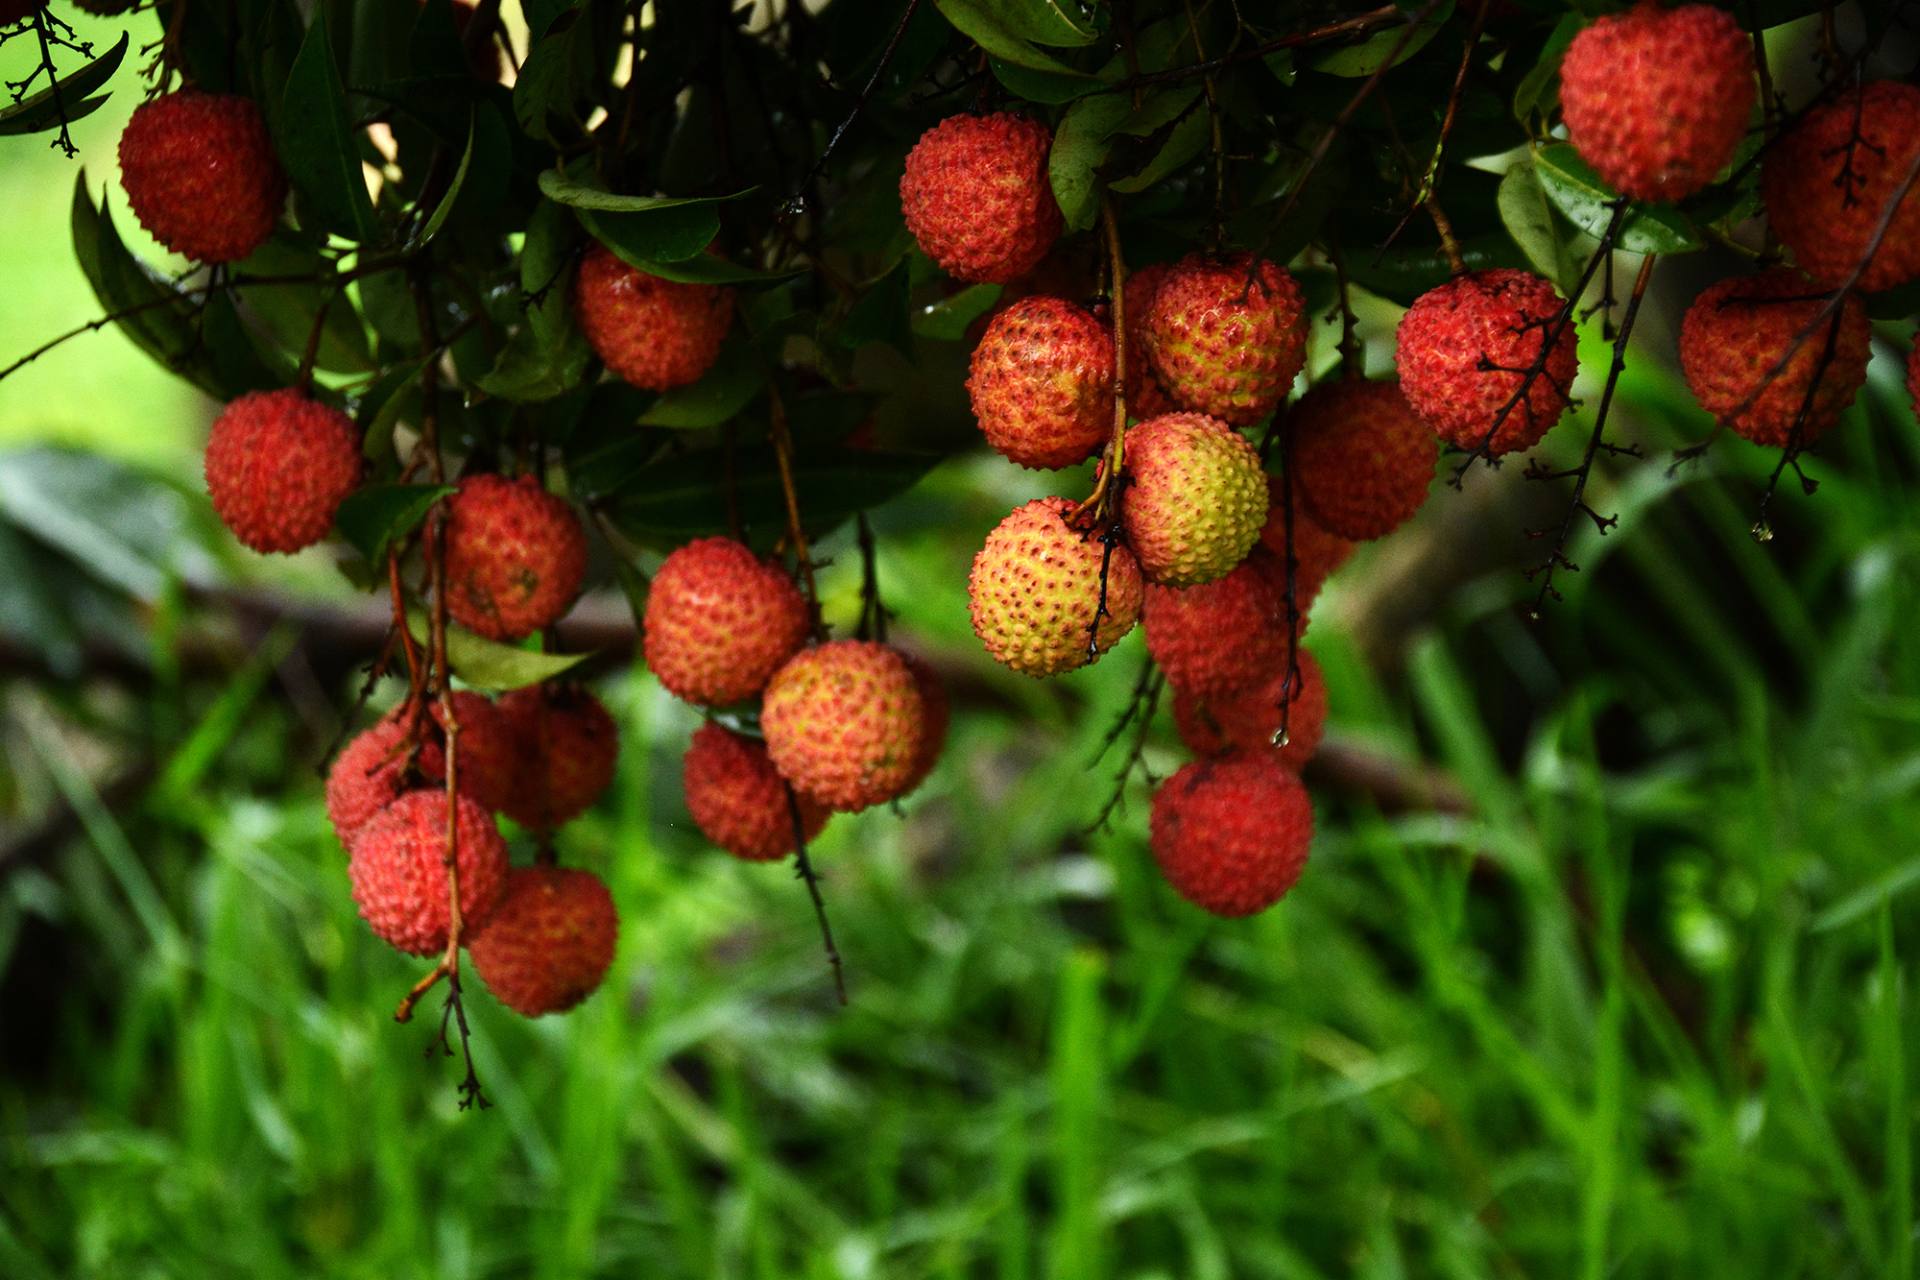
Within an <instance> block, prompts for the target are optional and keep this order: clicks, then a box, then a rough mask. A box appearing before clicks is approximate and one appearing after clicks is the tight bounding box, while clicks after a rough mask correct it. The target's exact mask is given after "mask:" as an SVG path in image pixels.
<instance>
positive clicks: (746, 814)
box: [680, 721, 831, 862]
mask: <svg viewBox="0 0 1920 1280" xmlns="http://www.w3.org/2000/svg"><path fill="white" fill-rule="evenodd" d="M680 776H681V785H682V786H683V787H684V788H685V790H686V796H687V813H688V814H689V815H691V816H692V818H693V822H694V825H695V826H697V827H699V828H700V833H701V834H702V835H704V836H706V838H707V839H709V840H711V841H713V843H715V844H716V845H719V846H720V847H721V848H722V849H725V850H726V851H727V852H728V853H730V854H732V855H733V856H734V857H736V858H743V859H745V860H746V861H748V862H772V861H774V860H775V859H777V858H784V857H786V856H787V855H788V854H790V853H792V852H793V851H794V847H795V845H794V838H793V812H792V809H791V808H789V806H788V804H787V781H786V779H785V778H782V777H781V776H780V772H779V770H777V769H775V768H774V767H773V761H772V760H771V759H770V758H768V756H767V747H766V744H765V743H763V742H760V741H758V740H757V739H754V738H748V737H744V736H742V735H740V734H737V733H734V732H732V731H731V730H728V729H724V728H722V727H721V726H719V725H717V724H714V723H712V722H711V721H709V722H708V723H706V724H703V725H701V726H700V727H699V728H698V729H697V730H695V731H694V735H693V742H692V743H691V744H690V745H689V746H688V747H687V755H686V759H685V761H683V763H682V766H681V774H680ZM794 802H795V804H797V805H798V807H799V810H800V823H801V829H802V831H803V832H805V834H806V838H807V839H808V840H812V839H813V838H814V837H815V836H817V835H819V834H820V831H821V829H822V828H823V827H825V826H826V825H827V818H828V817H829V816H831V812H830V810H828V809H827V807H826V806H825V805H823V804H821V803H820V802H819V801H817V800H815V799H814V798H813V797H812V796H810V795H808V794H806V793H805V792H803V791H797V790H796V791H795V793H794Z"/></svg>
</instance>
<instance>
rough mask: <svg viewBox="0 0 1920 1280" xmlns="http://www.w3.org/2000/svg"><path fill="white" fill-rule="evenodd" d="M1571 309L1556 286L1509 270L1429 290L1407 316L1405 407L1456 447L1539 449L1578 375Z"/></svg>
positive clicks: (1399, 360)
mask: <svg viewBox="0 0 1920 1280" xmlns="http://www.w3.org/2000/svg"><path fill="white" fill-rule="evenodd" d="M1564 309H1565V304H1564V303H1563V302H1562V300H1561V298H1560V295H1559V294H1558V293H1557V292H1555V291H1554V287H1553V285H1552V284H1551V283H1550V282H1549V281H1547V280H1546V279H1544V278H1543V277H1541V276H1537V275H1534V274H1533V273H1532V272H1529V271H1518V270H1514V269H1512V268H1509V267H1499V268H1495V269H1493V270H1490V271H1476V272H1473V273H1472V274H1470V275H1464V276H1457V277H1455V278H1454V279H1452V280H1449V281H1448V282H1447V283H1445V284H1443V285H1441V286H1439V287H1438V288H1435V289H1429V290H1428V291H1427V292H1426V293H1423V294H1421V295H1420V296H1419V297H1418V298H1416V299H1414V303H1413V306H1411V307H1410V308H1408V309H1407V313H1406V314H1405V315H1404V316H1402V317H1401V318H1400V331H1399V339H1398V350H1397V352H1396V354H1395V357H1394V360H1395V364H1396V365H1397V366H1398V368H1399V371H1400V390H1401V391H1402V392H1403V393H1404V394H1405V395H1406V397H1407V403H1409V404H1411V405H1412V406H1413V408H1414V412H1416V413H1418V414H1419V415H1420V416H1421V417H1422V418H1424V419H1426V422H1427V425H1428V426H1430V427H1432V428H1433V429H1434V430H1435V431H1437V432H1439V433H1440V438H1441V439H1443V440H1445V441H1446V442H1447V443H1448V444H1451V445H1453V446H1454V447H1455V448H1458V449H1468V450H1473V449H1479V448H1480V447H1481V446H1482V443H1483V442H1484V444H1485V447H1486V451H1487V452H1488V453H1489V454H1492V455H1496V456H1497V455H1499V454H1503V453H1512V452H1513V451H1514V450H1516V449H1530V448H1532V447H1533V446H1534V445H1535V444H1538V443H1539V441H1540V437H1542V436H1544V435H1545V434H1546V433H1547V432H1548V431H1549V430H1550V429H1551V428H1552V427H1553V424H1554V423H1556V422H1558V421H1559V420H1560V416H1561V415H1562V414H1563V413H1565V412H1566V410H1567V405H1568V403H1569V397H1570V396H1571V395H1572V391H1573V378H1574V374H1575V373H1577V372H1578V370H1579V356H1578V353H1577V351H1576V349H1575V339H1574V329H1573V324H1572V323H1571V321H1570V320H1569V321H1568V322H1566V323H1557V322H1558V321H1559V320H1560V319H1561V313H1562V312H1563V311H1564ZM1549 334H1551V337H1552V344H1551V346H1549V345H1548V337H1549Z"/></svg>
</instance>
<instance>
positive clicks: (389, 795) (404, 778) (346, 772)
mask: <svg viewBox="0 0 1920 1280" xmlns="http://www.w3.org/2000/svg"><path fill="white" fill-rule="evenodd" d="M425 751H426V748H425V747H424V746H423V747H422V748H421V754H424V753H425ZM416 762H417V757H416ZM418 775H419V776H417V777H411V778H410V777H409V776H408V770H407V730H406V726H405V725H404V724H402V723H401V722H400V721H398V720H395V719H391V718H390V719H386V720H382V721H381V722H380V723H378V724H376V725H374V726H373V727H372V728H371V729H368V730H366V731H365V732H364V733H360V734H357V735H356V736H355V737H354V739H353V741H351V742H349V743H347V745H346V746H345V747H343V748H342V749H341V751H340V754H339V755H337V756H335V757H334V760H333V767H332V768H330V769H328V770H327V820H328V821H329V822H331V823H332V824H333V833H334V834H335V835H336V836H338V837H340V843H341V844H342V845H344V846H347V847H349V848H351V847H352V845H353V838H354V836H356V835H358V834H359V833H360V828H362V827H364V826H366V825H367V823H368V822H369V821H370V820H372V818H373V816H374V815H375V814H377V813H379V812H380V811H381V810H382V809H384V808H386V807H387V806H388V805H390V804H392V803H393V802H394V801H395V800H398V799H399V798H400V797H401V796H402V795H404V794H405V793H406V792H408V791H411V790H414V789H416V788H418V787H419V786H421V785H422V784H423V783H424V782H425V780H426V770H425V769H424V768H419V769H418Z"/></svg>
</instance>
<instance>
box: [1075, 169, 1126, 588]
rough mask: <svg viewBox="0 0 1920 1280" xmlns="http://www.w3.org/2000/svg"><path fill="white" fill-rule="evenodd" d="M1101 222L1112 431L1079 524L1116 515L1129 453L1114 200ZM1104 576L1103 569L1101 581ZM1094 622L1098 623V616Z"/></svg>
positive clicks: (1104, 206) (1122, 275)
mask: <svg viewBox="0 0 1920 1280" xmlns="http://www.w3.org/2000/svg"><path fill="white" fill-rule="evenodd" d="M1100 225H1101V227H1102V228H1103V229H1104V231H1105V233H1106V241H1107V297H1108V301H1109V302H1110V303H1111V304H1112V310H1113V434H1112V436H1111V437H1109V438H1108V440H1107V456H1106V465H1105V466H1103V467H1101V468H1100V478H1099V479H1098V480H1096V481H1094V485H1093V492H1092V493H1090V494H1088V495H1087V500H1086V501H1085V502H1082V503H1081V504H1080V505H1079V506H1077V507H1075V508H1074V509H1073V510H1072V512H1070V513H1069V514H1068V516H1067V523H1068V524H1070V525H1075V526H1079V527H1085V525H1086V524H1087V523H1089V522H1091V523H1094V524H1097V523H1099V522H1100V521H1101V520H1102V519H1103V518H1104V517H1106V516H1107V515H1108V513H1109V511H1115V514H1116V516H1117V510H1116V505H1117V503H1118V501H1119V494H1120V475H1121V472H1122V470H1123V469H1124V468H1125V466H1126V453H1127V301H1126V294H1127V262H1126V258H1125V257H1124V256H1122V254H1121V252H1120V219H1119V218H1118V216H1116V215H1115V214H1114V212H1113V202H1112V201H1111V200H1102V201H1101V202H1100ZM1105 580H1106V575H1105V573H1104V572H1103V573H1102V574H1101V581H1102V582H1103V583H1104V582H1105ZM1095 625H1096V626H1098V625H1099V620H1098V619H1097V618H1096V619H1095Z"/></svg>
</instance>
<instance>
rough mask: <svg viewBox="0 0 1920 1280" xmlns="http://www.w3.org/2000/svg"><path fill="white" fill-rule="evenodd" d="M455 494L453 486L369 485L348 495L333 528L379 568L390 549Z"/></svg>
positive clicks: (336, 515)
mask: <svg viewBox="0 0 1920 1280" xmlns="http://www.w3.org/2000/svg"><path fill="white" fill-rule="evenodd" d="M452 492H453V488H452V486H451V485H434V484H370V485H366V486H364V487H362V488H359V489H356V490H354V491H353V492H352V493H350V494H348V495H347V498H346V501H344V502H342V503H341V504H340V510H339V511H338V512H336V513H335V514H334V517H333V524H334V527H335V528H336V529H338V530H339V531H340V536H341V537H343V538H345V539H346V540H347V543H348V545H350V546H351V547H353V549H354V550H356V551H358V552H359V553H360V554H361V556H362V557H363V558H364V559H365V560H366V562H367V563H368V564H370V565H376V566H377V565H379V564H381V563H382V562H383V561H385V560H386V558H387V548H389V547H391V546H392V545H393V544H394V543H396V542H398V541H400V540H401V539H402V538H405V537H406V536H407V535H408V534H410V533H412V532H413V531H414V530H415V529H416V528H418V527H419V525H420V522H421V521H422V520H424V519H426V518H427V512H428V511H430V510H431V509H432V508H433V504H434V503H436V502H438V501H440V499H442V498H444V497H447V496H448V495H450V494H451V493H452Z"/></svg>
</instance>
